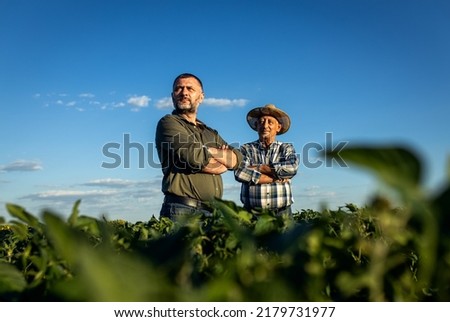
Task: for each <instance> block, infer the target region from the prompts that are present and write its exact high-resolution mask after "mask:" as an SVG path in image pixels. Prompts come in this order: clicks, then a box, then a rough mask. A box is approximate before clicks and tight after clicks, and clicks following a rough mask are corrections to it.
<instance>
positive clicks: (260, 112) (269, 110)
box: [247, 106, 291, 134]
mask: <svg viewBox="0 0 450 322" xmlns="http://www.w3.org/2000/svg"><path fill="white" fill-rule="evenodd" d="M262 116H272V117H274V118H276V119H277V121H278V122H279V123H280V124H281V129H280V131H279V132H278V134H284V133H286V132H287V131H288V130H289V128H290V126H291V119H290V118H289V115H287V114H286V113H285V112H283V111H282V110H280V109H279V108H276V107H266V106H262V107H255V108H254V109H252V110H251V111H250V112H248V113H247V123H248V125H250V127H251V128H252V129H253V130H255V131H257V130H258V128H257V127H258V120H259V119H260V118H261V117H262Z"/></svg>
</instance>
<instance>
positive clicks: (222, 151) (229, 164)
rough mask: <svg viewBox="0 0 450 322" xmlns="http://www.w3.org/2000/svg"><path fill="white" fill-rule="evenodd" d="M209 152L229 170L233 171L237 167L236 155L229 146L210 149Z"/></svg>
mask: <svg viewBox="0 0 450 322" xmlns="http://www.w3.org/2000/svg"><path fill="white" fill-rule="evenodd" d="M208 152H209V154H211V156H212V157H213V158H214V159H215V160H216V161H217V162H220V163H221V164H223V165H224V166H225V167H226V168H227V169H233V168H234V167H235V166H236V163H237V157H236V154H234V152H233V150H231V149H230V148H229V147H228V146H226V145H222V146H221V147H220V148H213V147H209V148H208Z"/></svg>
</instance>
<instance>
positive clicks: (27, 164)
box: [0, 160, 42, 172]
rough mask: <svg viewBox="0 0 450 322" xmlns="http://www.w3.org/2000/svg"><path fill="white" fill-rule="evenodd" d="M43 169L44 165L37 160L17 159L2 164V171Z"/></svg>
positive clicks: (0, 168) (0, 169)
mask: <svg viewBox="0 0 450 322" xmlns="http://www.w3.org/2000/svg"><path fill="white" fill-rule="evenodd" d="M39 170H42V165H41V164H40V163H39V162H37V161H29V160H17V161H14V162H11V163H9V164H6V165H3V166H2V165H0V171H4V172H12V171H39Z"/></svg>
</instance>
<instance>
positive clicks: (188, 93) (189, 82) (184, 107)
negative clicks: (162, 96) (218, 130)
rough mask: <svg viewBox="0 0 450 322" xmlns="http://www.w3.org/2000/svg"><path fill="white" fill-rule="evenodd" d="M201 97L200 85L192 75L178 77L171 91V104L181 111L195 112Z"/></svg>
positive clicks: (201, 99)
mask: <svg viewBox="0 0 450 322" xmlns="http://www.w3.org/2000/svg"><path fill="white" fill-rule="evenodd" d="M203 97H204V95H203V90H202V87H201V86H200V84H199V82H198V81H197V80H196V79H195V78H192V77H188V78H180V79H179V80H178V81H177V82H176V83H175V86H174V88H173V91H172V102H173V106H174V107H175V108H176V109H177V110H179V111H181V112H183V113H196V112H197V108H198V106H199V105H200V104H201V103H202V102H203Z"/></svg>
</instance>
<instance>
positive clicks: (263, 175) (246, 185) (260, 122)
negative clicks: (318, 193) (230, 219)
mask: <svg viewBox="0 0 450 322" xmlns="http://www.w3.org/2000/svg"><path fill="white" fill-rule="evenodd" d="M247 123H248V124H249V125H250V127H251V128H252V129H253V130H255V131H257V132H258V140H256V141H253V142H250V143H246V144H243V145H242V146H241V152H242V155H243V161H242V162H241V163H240V165H239V167H238V169H237V170H235V173H234V175H235V178H236V180H237V181H239V182H241V183H242V186H241V201H242V203H243V204H244V207H245V208H246V209H247V210H248V211H250V212H253V213H254V214H260V213H262V212H264V211H270V212H272V213H275V214H276V215H283V214H287V215H292V209H291V205H292V203H293V202H294V199H293V197H292V186H291V179H292V178H293V177H294V176H295V175H296V174H297V169H298V166H299V159H298V156H297V154H296V153H295V149H294V146H293V145H292V144H291V143H283V142H280V141H278V140H277V135H281V134H283V133H286V132H287V131H288V130H289V127H290V124H291V120H290V118H289V116H288V115H287V114H286V113H285V112H284V111H282V110H281V109H279V108H277V107H276V106H275V105H273V104H267V105H265V106H263V107H256V108H254V109H252V110H251V111H250V112H248V114H247Z"/></svg>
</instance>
